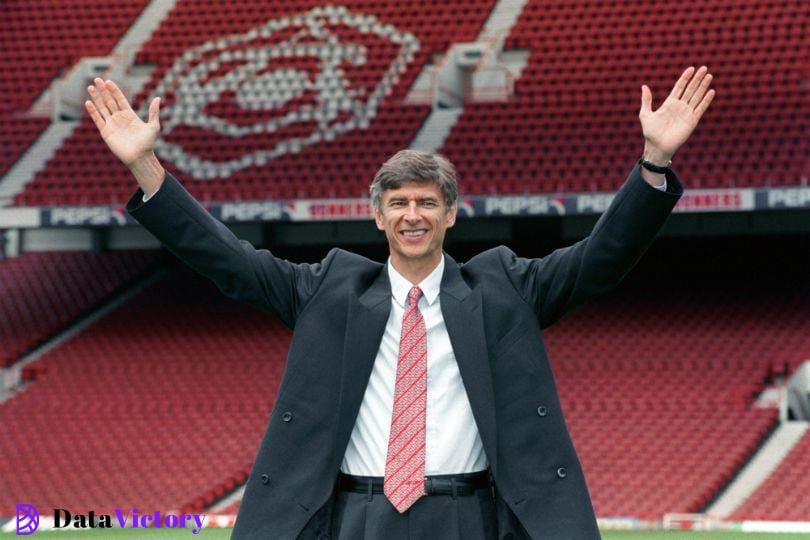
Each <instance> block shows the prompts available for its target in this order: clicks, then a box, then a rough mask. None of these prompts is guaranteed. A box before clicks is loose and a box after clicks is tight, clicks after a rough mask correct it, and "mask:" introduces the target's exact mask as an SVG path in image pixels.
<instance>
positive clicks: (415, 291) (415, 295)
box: [408, 285, 422, 306]
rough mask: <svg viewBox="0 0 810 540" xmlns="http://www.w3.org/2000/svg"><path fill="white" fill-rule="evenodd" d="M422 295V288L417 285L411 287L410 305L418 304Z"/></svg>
mask: <svg viewBox="0 0 810 540" xmlns="http://www.w3.org/2000/svg"><path fill="white" fill-rule="evenodd" d="M421 296H422V289H420V288H419V287H418V286H416V285H414V286H413V287H411V291H410V292H409V293H408V305H410V306H414V305H416V303H417V302H418V301H419V298H420V297H421Z"/></svg>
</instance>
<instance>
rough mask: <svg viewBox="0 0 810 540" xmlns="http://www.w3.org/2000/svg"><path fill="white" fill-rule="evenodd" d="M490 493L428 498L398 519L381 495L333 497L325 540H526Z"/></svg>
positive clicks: (516, 523) (341, 495) (486, 490)
mask: <svg viewBox="0 0 810 540" xmlns="http://www.w3.org/2000/svg"><path fill="white" fill-rule="evenodd" d="M492 495H493V492H492V490H491V489H490V488H484V489H478V490H476V491H475V493H474V494H473V495H467V496H456V497H453V496H452V495H430V496H425V497H422V498H421V499H419V500H418V501H416V502H415V503H414V505H413V506H411V508H409V509H408V510H407V511H406V512H405V513H404V514H400V513H399V512H397V511H396V509H395V508H394V507H393V506H392V505H391V503H390V502H389V501H388V499H387V498H386V497H385V495H383V494H371V495H369V494H366V493H354V492H347V491H339V492H337V493H335V499H334V508H333V511H332V519H331V527H330V529H331V534H330V537H331V540H378V539H384V540H421V539H429V540H434V539H436V540H496V539H497V540H522V539H528V538H529V535H528V534H527V533H526V532H525V530H524V529H523V527H522V526H521V525H520V523H519V522H518V520H517V518H515V516H514V515H513V514H512V512H511V511H509V509H508V508H507V507H506V505H505V504H504V503H503V502H502V501H498V500H496V499H495V498H493V496H492Z"/></svg>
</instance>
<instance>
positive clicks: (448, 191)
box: [369, 150, 458, 212]
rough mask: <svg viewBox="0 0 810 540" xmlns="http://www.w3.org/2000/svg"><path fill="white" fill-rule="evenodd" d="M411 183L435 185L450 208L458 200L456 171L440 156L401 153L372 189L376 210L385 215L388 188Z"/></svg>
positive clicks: (383, 168)
mask: <svg viewBox="0 0 810 540" xmlns="http://www.w3.org/2000/svg"><path fill="white" fill-rule="evenodd" d="M410 182H416V183H419V184H427V183H433V184H436V186H438V188H439V189H440V190H441V192H442V194H443V195H444V200H445V203H446V204H447V208H450V207H451V206H453V203H454V202H456V199H458V183H457V181H456V168H455V167H454V166H453V164H452V163H450V161H449V160H448V159H447V158H446V157H444V156H441V155H439V154H435V153H432V152H423V151H421V150H400V151H399V152H397V153H396V154H394V155H393V156H391V157H390V158H389V159H388V161H386V162H385V163H383V164H382V166H381V167H380V168H379V170H378V171H377V174H375V175H374V181H373V182H372V183H371V187H370V188H369V194H370V196H371V204H372V207H373V208H376V209H377V210H379V211H381V212H382V194H383V191H385V190H387V189H397V188H400V187H402V186H403V185H405V184H408V183H410Z"/></svg>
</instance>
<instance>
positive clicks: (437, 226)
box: [374, 182, 456, 264]
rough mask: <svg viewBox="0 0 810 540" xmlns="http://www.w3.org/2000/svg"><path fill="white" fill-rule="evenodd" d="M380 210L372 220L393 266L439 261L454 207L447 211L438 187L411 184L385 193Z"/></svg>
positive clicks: (452, 217) (452, 221) (454, 218)
mask: <svg viewBox="0 0 810 540" xmlns="http://www.w3.org/2000/svg"><path fill="white" fill-rule="evenodd" d="M381 207H382V211H380V210H377V209H375V210H374V219H375V220H376V222H377V228H378V229H380V230H381V231H385V236H386V237H387V238H388V247H389V248H390V251H391V258H392V259H393V260H394V262H395V263H397V262H400V263H403V264H408V263H409V262H417V261H424V262H432V261H433V260H435V262H436V263H438V262H439V259H440V257H441V253H442V244H443V243H444V234H445V231H447V229H449V228H450V227H452V226H453V225H454V224H455V222H456V205H455V203H454V204H453V206H451V207H450V208H447V204H446V202H445V199H444V195H443V194H442V191H441V190H440V189H439V186H437V185H436V184H433V183H427V184H420V183H415V182H411V183H409V184H405V185H404V186H402V187H400V188H398V189H388V190H385V191H383V194H382V204H381Z"/></svg>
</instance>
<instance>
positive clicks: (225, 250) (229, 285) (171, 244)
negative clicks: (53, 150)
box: [127, 173, 335, 328]
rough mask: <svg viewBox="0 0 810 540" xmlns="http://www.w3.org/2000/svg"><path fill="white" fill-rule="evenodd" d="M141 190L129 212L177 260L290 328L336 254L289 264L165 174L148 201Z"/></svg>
mask: <svg viewBox="0 0 810 540" xmlns="http://www.w3.org/2000/svg"><path fill="white" fill-rule="evenodd" d="M142 198H143V192H142V191H141V190H140V189H139V190H138V191H137V192H136V193H135V194H134V195H133V196H132V198H131V199H130V200H129V203H128V204H127V211H128V212H129V213H130V214H131V215H132V217H133V218H135V219H136V220H137V221H138V222H139V223H140V224H141V225H143V226H144V227H145V228H146V229H147V230H148V231H149V232H151V233H152V234H153V235H155V237H157V239H158V240H160V242H161V243H163V245H164V246H165V247H166V248H167V249H168V250H169V251H171V252H172V253H174V254H175V255H176V256H177V257H178V258H179V259H180V260H181V261H183V262H184V263H186V264H187V265H189V266H190V267H191V268H193V269H194V270H195V271H197V272H199V273H200V274H202V275H204V276H206V277H208V278H209V279H211V280H212V281H213V282H214V283H215V284H216V285H217V287H219V289H220V290H221V291H222V292H223V293H224V294H226V295H227V296H229V297H231V298H234V299H237V300H242V301H245V302H248V303H250V304H252V305H254V306H256V307H257V308H259V309H263V310H265V311H270V312H271V313H274V314H276V315H277V316H278V317H279V318H280V319H281V320H282V321H283V322H284V323H285V324H286V325H287V326H289V327H290V328H293V327H294V326H295V320H296V318H297V316H298V314H299V313H300V312H301V309H302V308H303V306H304V305H306V303H307V301H308V300H309V299H310V298H311V297H312V295H313V294H314V292H315V290H317V288H318V286H319V285H320V282H321V280H322V278H323V276H324V273H325V269H326V268H327V267H328V265H329V263H330V261H331V260H332V258H333V256H334V254H335V251H334V250H333V251H332V252H330V253H329V255H327V257H326V258H325V259H324V260H323V261H322V262H321V263H317V264H293V263H290V262H288V261H285V260H283V259H279V258H277V257H274V256H273V254H272V253H270V252H269V251H268V250H265V249H255V248H254V247H253V246H252V245H251V244H250V243H248V242H246V241H244V240H239V239H238V238H236V236H234V234H233V233H232V232H231V231H230V230H229V229H228V228H227V227H225V225H223V224H222V223H220V222H219V221H217V220H216V219H214V217H213V216H211V214H209V213H208V212H207V211H206V210H205V209H204V208H203V207H202V206H201V205H200V204H199V203H198V202H197V201H196V200H194V198H193V197H192V196H191V195H190V194H189V193H188V192H187V191H186V190H185V189H184V188H183V186H182V185H180V183H179V182H178V181H177V180H176V179H175V178H174V177H173V176H172V175H170V174H169V173H166V178H165V180H164V181H163V185H162V186H161V187H160V189H159V190H158V191H157V193H155V194H154V195H153V196H152V197H151V198H150V199H149V200H148V202H145V203H144V202H143V199H142Z"/></svg>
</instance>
